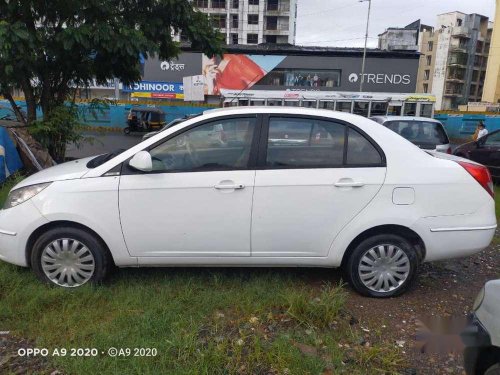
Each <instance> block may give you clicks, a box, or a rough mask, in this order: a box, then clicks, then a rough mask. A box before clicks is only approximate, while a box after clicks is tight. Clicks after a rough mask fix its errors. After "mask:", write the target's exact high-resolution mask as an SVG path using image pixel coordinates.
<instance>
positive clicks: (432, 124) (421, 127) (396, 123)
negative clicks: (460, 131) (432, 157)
mask: <svg viewBox="0 0 500 375" xmlns="http://www.w3.org/2000/svg"><path fill="white" fill-rule="evenodd" d="M371 120H373V121H375V122H378V123H379V124H382V125H384V126H385V127H387V128H389V129H391V130H392V131H394V132H396V133H398V134H399V135H400V136H402V137H403V138H406V139H407V140H409V141H410V142H411V143H413V144H415V145H417V146H418V147H420V148H421V149H424V150H435V151H440V152H446V153H448V154H451V145H450V139H449V138H448V134H446V130H445V129H444V126H443V124H441V122H439V121H438V120H434V119H431V118H426V117H409V116H374V117H371Z"/></svg>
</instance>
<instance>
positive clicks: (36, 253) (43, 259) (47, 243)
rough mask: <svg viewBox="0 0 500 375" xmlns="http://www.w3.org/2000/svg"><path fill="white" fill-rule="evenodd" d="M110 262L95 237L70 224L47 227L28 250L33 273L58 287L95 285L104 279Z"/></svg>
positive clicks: (103, 248) (108, 255)
mask: <svg viewBox="0 0 500 375" xmlns="http://www.w3.org/2000/svg"><path fill="white" fill-rule="evenodd" d="M112 264H113V262H112V259H111V256H110V254H109V252H108V250H107V249H106V247H105V245H104V244H103V243H102V242H101V241H100V240H99V239H97V238H96V237H95V236H94V235H92V234H90V233H89V232H87V231H85V230H83V229H79V228H74V227H60V228H54V229H50V230H48V231H47V232H45V233H43V234H42V235H41V236H40V237H39V238H38V239H37V241H36V242H35V244H34V245H33V248H32V251H31V267H32V269H33V272H34V273H35V275H36V276H37V277H38V278H39V279H40V280H41V281H42V282H44V283H47V284H51V285H57V286H59V287H66V288H75V287H79V286H82V285H84V284H87V283H91V284H98V283H100V282H102V281H103V280H104V279H105V277H106V275H107V274H108V272H109V271H110V269H111V266H112ZM63 274H64V275H63Z"/></svg>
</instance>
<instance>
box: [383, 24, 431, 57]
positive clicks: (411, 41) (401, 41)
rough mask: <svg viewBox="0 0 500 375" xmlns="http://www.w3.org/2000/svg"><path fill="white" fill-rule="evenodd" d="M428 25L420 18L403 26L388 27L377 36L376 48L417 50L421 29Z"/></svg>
mask: <svg viewBox="0 0 500 375" xmlns="http://www.w3.org/2000/svg"><path fill="white" fill-rule="evenodd" d="M428 27H429V26H426V25H422V24H421V23H420V20H418V21H415V22H412V23H410V24H409V25H407V26H405V27H390V28H388V29H387V30H385V31H384V32H383V33H382V34H379V36H378V48H379V49H381V50H385V51H418V50H419V46H420V44H419V39H420V34H421V31H422V30H425V29H426V28H428Z"/></svg>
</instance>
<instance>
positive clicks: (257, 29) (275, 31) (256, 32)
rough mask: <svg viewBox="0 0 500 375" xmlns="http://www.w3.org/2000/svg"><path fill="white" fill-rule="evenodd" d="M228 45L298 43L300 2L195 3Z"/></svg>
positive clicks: (230, 0) (244, 0) (214, 0)
mask: <svg viewBox="0 0 500 375" xmlns="http://www.w3.org/2000/svg"><path fill="white" fill-rule="evenodd" d="M192 3H193V5H194V6H196V7H197V8H198V9H199V10H200V11H202V12H204V13H206V14H208V15H209V16H210V18H211V19H212V21H213V23H214V26H215V27H216V28H218V29H219V30H220V31H221V32H222V33H223V34H224V35H225V36H226V43H227V44H260V43H281V44H283V43H289V44H295V35H296V28H297V0H192Z"/></svg>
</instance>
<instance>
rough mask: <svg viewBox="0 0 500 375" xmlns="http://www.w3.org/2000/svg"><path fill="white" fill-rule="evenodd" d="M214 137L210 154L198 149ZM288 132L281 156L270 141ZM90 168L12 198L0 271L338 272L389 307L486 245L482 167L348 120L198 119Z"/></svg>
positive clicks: (246, 114) (243, 115) (92, 161)
mask: <svg viewBox="0 0 500 375" xmlns="http://www.w3.org/2000/svg"><path fill="white" fill-rule="evenodd" d="M219 125H221V126H222V128H223V130H224V133H225V137H226V138H225V141H223V142H207V140H206V138H205V137H203V136H200V135H203V134H206V132H207V131H208V132H210V131H213V130H214V129H215V128H218V127H219ZM291 125H293V126H291ZM287 128H293V129H294V131H293V133H292V132H290V133H286V134H287V135H288V138H287V139H288V141H289V142H288V143H286V142H274V141H271V140H276V139H281V138H282V137H283V136H284V133H283V129H287ZM293 139H297V140H304V139H307V140H308V141H307V142H300V143H294V142H292V141H293ZM98 158H100V159H97V160H96V158H87V159H82V160H78V161H73V162H68V163H65V164H61V165H58V166H56V167H53V168H49V169H46V170H44V171H41V172H39V173H37V174H34V175H32V176H30V177H28V178H26V179H25V180H24V181H22V182H21V183H19V184H17V185H16V186H15V187H14V189H13V190H12V191H11V192H10V194H9V197H8V199H7V201H6V203H5V206H4V209H3V210H1V211H0V259H1V260H4V261H6V262H10V263H13V264H17V265H19V266H24V267H31V268H32V269H33V271H34V272H35V274H36V275H37V276H38V277H39V278H40V279H41V280H42V281H44V282H47V283H52V284H55V285H59V286H63V287H78V286H80V285H83V284H85V283H87V282H95V283H96V282H100V281H101V280H103V279H104V278H105V276H106V274H107V272H108V270H109V268H110V266H111V265H113V264H114V265H116V266H118V267H137V266H259V267H261V266H266V267H272V266H303V267H329V268H334V267H341V268H342V270H343V272H344V275H345V277H346V279H347V280H348V281H349V282H350V283H351V285H352V286H353V287H354V288H355V289H356V290H357V291H358V292H360V293H362V294H364V295H367V296H372V297H390V296H396V295H399V294H401V293H403V292H404V291H405V290H407V289H408V288H409V287H410V285H411V284H412V281H413V280H414V279H415V276H416V274H417V270H418V268H419V265H420V264H422V262H428V261H435V260H441V259H449V258H457V257H463V256H467V255H470V254H473V253H476V252H478V251H481V250H482V249H484V248H486V247H487V246H488V245H489V244H490V241H491V239H492V238H493V236H494V234H495V228H496V216H495V203H494V200H493V190H492V182H491V179H490V175H489V173H488V171H487V169H486V168H485V167H484V166H482V165H480V164H477V163H474V162H471V161H467V160H464V159H461V158H457V157H456V156H453V155H447V154H443V153H440V152H430V151H428V152H426V151H423V150H421V149H419V148H418V147H416V146H415V145H413V144H411V143H410V142H408V141H407V140H405V139H404V138H402V137H400V136H398V135H397V134H395V133H394V132H393V131H390V130H389V129H387V128H385V127H383V126H373V122H372V121H371V120H368V119H366V118H363V117H360V116H357V115H352V114H348V113H341V112H333V111H325V110H318V109H305V108H283V107H272V108H271V107H267V108H266V107H238V108H226V109H218V110H212V111H207V112H205V113H204V115H202V116H200V117H196V118H193V119H190V120H187V121H185V122H183V123H182V124H179V125H178V126H175V127H173V128H170V129H167V130H165V131H163V132H160V133H158V134H156V135H154V136H153V137H151V138H150V139H147V140H146V141H144V142H142V143H140V144H138V145H136V146H134V147H132V148H130V149H129V150H127V151H124V152H122V153H117V154H116V156H113V155H112V156H110V157H106V156H102V155H101V156H98Z"/></svg>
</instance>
